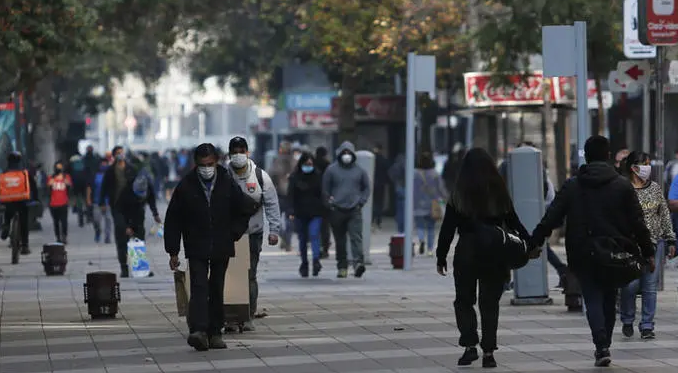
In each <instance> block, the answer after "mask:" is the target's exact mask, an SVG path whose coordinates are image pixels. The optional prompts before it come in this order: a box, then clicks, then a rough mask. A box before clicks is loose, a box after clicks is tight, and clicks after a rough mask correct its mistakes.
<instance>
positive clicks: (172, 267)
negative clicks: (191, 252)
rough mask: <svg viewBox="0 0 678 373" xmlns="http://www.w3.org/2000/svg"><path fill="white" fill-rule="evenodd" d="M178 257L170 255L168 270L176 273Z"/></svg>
mask: <svg viewBox="0 0 678 373" xmlns="http://www.w3.org/2000/svg"><path fill="white" fill-rule="evenodd" d="M179 264H180V262H179V256H177V255H170V260H169V267H170V270H172V271H176V270H177V268H179Z"/></svg>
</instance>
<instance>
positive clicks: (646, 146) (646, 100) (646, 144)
mask: <svg viewBox="0 0 678 373" xmlns="http://www.w3.org/2000/svg"><path fill="white" fill-rule="evenodd" d="M650 106H651V104H650V82H649V81H648V82H647V83H646V84H643V152H645V153H647V154H650V151H651V150H650V125H651V124H650V110H652V109H651V108H650Z"/></svg>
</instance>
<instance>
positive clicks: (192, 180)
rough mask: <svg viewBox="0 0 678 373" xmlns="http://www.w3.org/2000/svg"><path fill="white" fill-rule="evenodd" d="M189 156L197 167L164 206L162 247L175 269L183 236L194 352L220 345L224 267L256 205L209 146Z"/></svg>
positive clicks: (212, 147)
mask: <svg viewBox="0 0 678 373" xmlns="http://www.w3.org/2000/svg"><path fill="white" fill-rule="evenodd" d="M193 157H194V162H195V164H196V167H195V168H194V169H193V170H192V171H191V172H189V173H188V174H187V175H186V176H185V177H183V178H182V179H181V181H180V182H179V184H178V185H177V188H176V190H175V191H174V194H173V195H172V198H171V200H170V202H169V206H168V208H167V214H166V215H165V236H164V237H165V251H166V252H167V253H168V254H169V255H170V261H169V266H170V269H171V270H172V271H174V270H176V269H177V268H178V267H179V251H180V248H181V246H180V245H181V241H182V240H183V246H184V255H185V258H186V259H187V260H188V269H189V276H190V287H191V288H190V296H191V298H190V300H189V306H188V317H187V318H188V326H189V333H190V334H189V336H188V344H189V345H190V346H191V347H193V348H195V349H196V350H198V351H205V350H207V349H210V348H212V349H224V348H226V343H225V342H224V341H223V339H222V338H221V329H222V328H223V325H224V305H223V303H224V280H225V275H226V268H227V267H228V262H229V259H230V258H232V257H234V256H235V242H236V241H237V240H239V239H240V237H242V236H243V235H244V234H245V233H246V232H247V229H248V226H249V221H250V217H251V216H252V215H254V213H255V212H256V210H257V208H258V206H257V204H256V203H255V202H254V201H253V200H252V199H251V198H247V197H246V196H245V194H244V193H243V192H242V190H241V189H240V187H239V186H238V184H237V183H236V181H235V180H233V178H232V177H231V176H230V175H229V173H228V171H227V170H226V169H225V168H224V167H223V166H220V165H218V164H217V163H218V161H219V154H218V152H217V150H216V148H215V147H214V145H212V144H201V145H199V146H198V147H197V148H196V149H195V151H194V153H193Z"/></svg>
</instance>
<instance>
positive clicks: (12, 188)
mask: <svg viewBox="0 0 678 373" xmlns="http://www.w3.org/2000/svg"><path fill="white" fill-rule="evenodd" d="M37 199H38V187H37V186H36V183H35V180H34V179H33V178H32V177H31V176H30V174H29V172H28V169H26V167H25V166H24V164H23V156H22V154H21V153H20V152H17V151H12V152H10V153H9V154H7V169H6V170H5V171H4V172H3V173H2V174H0V203H2V204H3V205H4V206H5V216H4V219H3V222H2V233H1V234H0V238H2V240H3V241H4V240H6V239H7V238H8V237H9V229H10V224H11V223H12V219H13V218H14V215H16V214H18V215H19V239H20V241H21V242H20V243H19V244H20V246H21V251H20V253H21V255H28V254H30V253H31V250H30V248H29V242H28V228H29V227H28V203H29V202H30V201H35V200H37ZM18 260H19V259H18V257H14V256H12V264H17V263H19V261H18Z"/></svg>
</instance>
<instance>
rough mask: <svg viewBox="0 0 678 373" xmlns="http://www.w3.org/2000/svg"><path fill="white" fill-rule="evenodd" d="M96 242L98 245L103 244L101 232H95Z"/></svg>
mask: <svg viewBox="0 0 678 373" xmlns="http://www.w3.org/2000/svg"><path fill="white" fill-rule="evenodd" d="M94 242H96V243H99V242H101V232H95V233H94Z"/></svg>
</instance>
